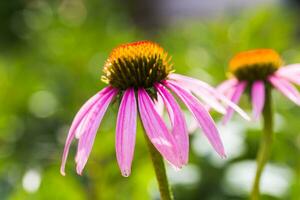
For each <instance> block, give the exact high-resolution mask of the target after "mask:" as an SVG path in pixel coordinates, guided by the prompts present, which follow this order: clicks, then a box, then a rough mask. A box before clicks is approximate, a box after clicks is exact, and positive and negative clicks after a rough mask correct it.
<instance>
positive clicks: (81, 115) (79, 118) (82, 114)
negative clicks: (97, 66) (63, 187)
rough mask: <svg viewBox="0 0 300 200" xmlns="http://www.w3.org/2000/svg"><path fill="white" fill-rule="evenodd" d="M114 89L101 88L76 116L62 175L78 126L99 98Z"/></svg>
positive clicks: (63, 162)
mask: <svg viewBox="0 0 300 200" xmlns="http://www.w3.org/2000/svg"><path fill="white" fill-rule="evenodd" d="M112 90H115V89H113V88H112V87H106V88H104V89H103V90H101V91H100V92H98V93H97V94H95V95H94V96H93V97H91V98H90V99H89V100H88V101H87V102H86V103H85V104H84V105H83V106H82V107H81V108H80V110H79V111H78V113H77V114H76V116H75V117H74V120H73V122H72V125H71V127H70V129H69V133H68V136H67V139H66V144H65V147H64V152H63V156H62V163H61V168H60V173H61V174H62V175H65V165H66V161H67V157H68V153H69V148H70V145H71V142H72V140H73V139H74V137H75V133H76V132H77V128H78V127H79V126H80V124H81V123H82V121H83V119H84V118H85V116H86V115H87V113H88V112H89V111H90V110H91V108H92V107H93V106H94V105H95V103H96V102H97V101H98V100H100V99H101V98H103V97H104V96H105V94H107V93H108V92H110V91H112Z"/></svg>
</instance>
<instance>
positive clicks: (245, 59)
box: [217, 49, 300, 199]
mask: <svg viewBox="0 0 300 200" xmlns="http://www.w3.org/2000/svg"><path fill="white" fill-rule="evenodd" d="M229 74H230V76H231V77H230V79H229V80H226V81H224V82H223V83H221V84H220V85H219V86H218V88H217V90H218V91H219V92H221V93H222V94H223V95H225V96H226V97H228V98H229V99H231V101H232V102H234V103H238V102H239V100H240V97H241V95H242V94H243V92H245V91H248V89H249V91H250V92H249V95H250V98H251V102H252V108H253V112H252V113H253V119H258V118H259V117H260V115H261V113H263V117H264V131H263V132H264V135H263V136H262V141H261V146H260V149H259V152H258V155H257V172H256V177H255V180H254V184H253V189H252V199H259V182H260V177H261V174H262V171H263V168H264V166H265V164H266V162H267V159H268V156H269V154H270V146H271V142H272V135H273V122H272V120H273V113H272V104H271V89H272V88H275V89H277V90H278V91H280V92H281V93H282V94H283V95H285V96H286V97H287V98H288V99H290V100H291V101H293V102H294V103H295V104H297V105H300V94H299V92H298V91H297V89H296V88H295V87H294V86H293V85H292V83H295V84H298V85H300V64H293V65H287V66H283V61H282V59H281V57H280V56H279V54H278V53H277V52H276V51H274V50H272V49H257V50H252V51H246V52H241V53H239V54H237V55H236V56H234V57H233V58H232V59H231V61H230V63H229ZM247 88H248V89H247ZM233 112H234V111H233V109H232V108H228V109H227V112H226V115H225V117H224V120H223V122H224V123H226V122H227V121H228V120H229V119H230V118H231V117H232V115H233Z"/></svg>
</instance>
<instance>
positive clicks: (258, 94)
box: [251, 81, 265, 119]
mask: <svg viewBox="0 0 300 200" xmlns="http://www.w3.org/2000/svg"><path fill="white" fill-rule="evenodd" d="M251 100H252V108H253V118H254V119H258V118H259V116H260V114H261V112H262V110H263V108H264V104H265V84H264V82H263V81H255V82H254V83H253V85H252V88H251Z"/></svg>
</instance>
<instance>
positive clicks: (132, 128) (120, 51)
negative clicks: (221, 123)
mask: <svg viewBox="0 0 300 200" xmlns="http://www.w3.org/2000/svg"><path fill="white" fill-rule="evenodd" d="M170 61H171V60H170V57H169V56H168V54H167V53H166V52H165V50H164V49H163V48H162V47H160V46H159V45H158V44H156V43H153V42H149V41H142V42H135V43H130V44H125V45H121V46H119V47H117V48H115V49H114V50H113V51H112V53H111V54H110V56H109V58H108V59H107V61H106V62H105V65H104V69H103V73H104V75H103V76H102V80H103V81H104V82H105V83H107V84H108V86H107V87H105V88H104V89H102V90H101V91H100V92H99V93H97V94H96V95H94V96H93V97H92V98H90V99H89V100H88V101H87V102H86V103H85V104H84V105H83V106H82V107H81V109H80V110H79V112H78V113H77V114H76V116H75V118H74V120H73V122H72V125H71V127H70V130H69V133H68V136H67V139H66V144H65V148H64V153H63V158H62V165H61V173H62V174H63V175H64V174H65V164H66V160H67V155H68V152H69V148H70V145H71V142H72V140H73V139H74V138H77V139H78V147H77V154H76V158H75V161H76V165H77V166H76V171H77V173H78V174H81V173H82V171H83V168H84V166H85V164H86V162H87V160H88V157H89V154H90V152H91V149H92V146H93V143H94V139H95V136H96V133H97V129H98V128H99V125H100V123H101V121H102V119H103V116H104V114H105V112H106V110H107V108H108V106H109V104H110V103H111V102H112V101H113V99H115V98H120V99H121V103H120V107H119V112H118V117H117V123H116V157H117V162H118V165H119V167H120V170H121V173H122V175H123V176H129V174H130V172H131V162H132V159H133V154H134V146H135V139H136V124H137V116H138V114H139V116H140V119H141V122H142V124H143V127H144V129H145V132H146V135H147V137H148V138H149V140H150V141H151V143H152V144H153V145H154V147H155V148H156V149H157V151H158V152H159V153H160V154H161V155H162V156H163V157H164V158H165V159H166V160H167V161H168V162H169V163H171V164H172V165H173V166H175V167H177V168H180V167H182V166H183V165H185V164H186V163H187V161H188V150H189V138H188V133H187V126H186V122H185V119H184V115H183V113H182V111H181V108H180V106H179V104H178V103H177V101H176V100H175V97H174V96H173V94H172V93H174V94H176V95H177V97H178V98H179V99H180V100H181V101H182V102H183V103H184V104H185V105H186V107H187V108H188V109H189V111H190V112H191V113H192V114H193V116H194V118H195V119H196V120H197V122H198V124H199V126H200V127H201V128H202V130H203V132H204V134H205V135H206V136H207V138H208V140H209V142H210V143H211V145H212V146H213V148H214V149H215V150H216V152H217V153H218V154H219V155H220V156H221V157H224V156H225V153H224V148H223V144H222V142H221V138H220V136H219V134H218V131H217V129H216V126H215V123H214V121H213V119H212V118H211V116H210V114H209V113H208V111H207V109H206V108H205V106H204V105H203V104H202V103H201V102H200V101H199V100H198V99H197V98H196V97H195V96H193V95H192V94H191V93H190V91H189V90H187V89H186V88H185V86H186V85H192V84H193V83H194V82H197V84H198V83H199V82H200V81H195V79H192V78H188V77H184V76H182V75H178V74H174V73H173V69H172V64H171V63H170ZM200 83H201V84H202V85H203V87H201V88H200V89H201V91H202V92H203V93H201V92H200V91H198V93H197V95H198V96H200V97H202V98H203V99H204V100H206V102H208V103H209V104H210V105H211V106H212V107H214V108H216V109H217V110H219V111H222V112H225V108H224V107H223V106H222V105H221V104H220V103H219V101H218V99H219V97H220V96H219V97H216V96H217V95H216V94H215V91H214V89H212V88H211V87H210V86H209V85H208V84H206V83H204V82H200ZM171 92H172V93H171ZM157 99H161V100H162V102H163V104H164V105H165V107H166V110H167V112H168V115H169V119H170V122H171V128H170V130H169V129H168V128H167V126H166V124H165V123H164V121H163V119H162V117H161V115H160V114H159V113H158V110H157V106H156V105H155V102H157ZM221 99H222V98H221ZM223 100H224V101H225V103H227V104H229V105H230V106H232V107H234V109H236V110H238V111H240V110H239V108H237V106H235V105H233V104H232V103H231V102H230V101H228V100H226V98H223Z"/></svg>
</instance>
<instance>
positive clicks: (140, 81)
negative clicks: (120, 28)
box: [102, 41, 172, 90]
mask: <svg viewBox="0 0 300 200" xmlns="http://www.w3.org/2000/svg"><path fill="white" fill-rule="evenodd" d="M170 60H171V59H170V57H169V56H168V54H167V52H165V51H164V49H163V48H162V47H160V46H159V45H158V44H156V43H153V42H150V41H142V42H134V43H129V44H125V45H120V46H119V47H117V48H115V49H114V50H113V51H112V52H111V54H110V56H109V58H108V59H107V60H106V62H105V65H104V69H103V72H104V75H103V76H102V81H104V82H106V83H109V84H110V85H112V86H113V87H115V88H118V89H120V90H125V89H127V88H129V87H134V88H139V87H143V88H151V87H153V86H154V83H157V82H160V81H161V80H164V79H165V78H166V77H167V76H168V74H169V73H170V72H171V70H172V65H171V64H170Z"/></svg>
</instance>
